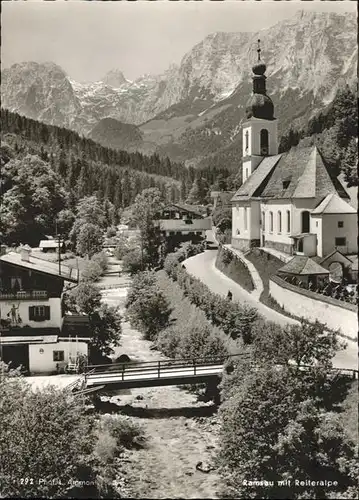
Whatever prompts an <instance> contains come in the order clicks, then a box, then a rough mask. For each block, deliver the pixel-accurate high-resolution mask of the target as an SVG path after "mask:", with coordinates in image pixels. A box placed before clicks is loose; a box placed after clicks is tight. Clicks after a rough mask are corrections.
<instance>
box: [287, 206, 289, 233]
mask: <svg viewBox="0 0 359 500" xmlns="http://www.w3.org/2000/svg"><path fill="white" fill-rule="evenodd" d="M287 233H290V211H289V210H287Z"/></svg>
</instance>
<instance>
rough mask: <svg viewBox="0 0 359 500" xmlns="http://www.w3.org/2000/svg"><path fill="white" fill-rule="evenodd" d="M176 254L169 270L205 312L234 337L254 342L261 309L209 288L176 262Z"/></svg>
mask: <svg viewBox="0 0 359 500" xmlns="http://www.w3.org/2000/svg"><path fill="white" fill-rule="evenodd" d="M175 260H176V255H175V254H170V255H169V256H168V257H167V259H166V261H165V267H164V269H165V271H166V272H167V273H168V275H169V276H170V277H171V278H172V279H174V280H177V282H178V284H179V286H180V287H181V288H182V290H183V292H184V294H185V295H186V296H187V297H188V299H189V300H190V301H191V302H192V304H194V305H195V306H197V307H199V308H200V309H202V310H203V312H204V313H205V315H206V317H207V319H209V320H210V321H211V322H212V323H213V324H214V325H215V326H218V327H220V328H221V329H222V330H223V331H224V333H225V334H226V335H228V336H230V337H231V338H232V339H237V338H240V337H241V338H242V339H243V340H244V341H245V342H247V343H249V342H250V341H251V328H252V324H253V323H254V321H256V319H257V318H258V313H257V310H256V309H254V308H252V307H248V306H242V305H240V304H238V303H237V302H230V301H228V299H226V298H224V297H221V296H219V295H217V294H215V293H213V292H211V291H210V290H209V288H208V287H207V286H206V285H204V284H203V283H202V282H201V281H200V280H199V279H197V278H194V277H193V276H191V275H189V274H188V273H187V272H186V270H185V269H183V268H182V267H181V266H180V265H179V264H177V265H175Z"/></svg>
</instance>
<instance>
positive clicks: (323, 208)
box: [312, 193, 357, 215]
mask: <svg viewBox="0 0 359 500" xmlns="http://www.w3.org/2000/svg"><path fill="white" fill-rule="evenodd" d="M356 213H357V212H356V210H355V208H353V207H352V206H351V205H349V203H347V202H346V201H345V200H343V199H342V198H340V197H339V196H338V195H337V193H330V194H328V195H327V196H326V197H325V198H324V200H323V201H321V202H320V203H319V205H318V206H317V207H316V208H315V209H314V210H313V211H312V215H319V214H356Z"/></svg>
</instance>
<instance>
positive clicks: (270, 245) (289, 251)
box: [265, 240, 293, 255]
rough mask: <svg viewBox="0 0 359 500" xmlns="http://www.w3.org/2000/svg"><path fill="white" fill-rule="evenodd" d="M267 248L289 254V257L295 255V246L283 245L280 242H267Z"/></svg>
mask: <svg viewBox="0 0 359 500" xmlns="http://www.w3.org/2000/svg"><path fill="white" fill-rule="evenodd" d="M265 246H266V247H268V248H273V249H274V250H278V251H279V252H284V253H287V254H288V255H292V254H293V251H292V250H293V245H288V244H287V243H281V242H280V241H270V240H266V241H265Z"/></svg>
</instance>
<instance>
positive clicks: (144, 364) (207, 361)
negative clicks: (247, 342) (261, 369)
mask: <svg viewBox="0 0 359 500" xmlns="http://www.w3.org/2000/svg"><path fill="white" fill-rule="evenodd" d="M234 356H249V354H247V353H238V354H230V355H228V356H222V357H218V356H217V357H215V356H213V357H206V358H181V359H168V360H167V359H164V360H160V361H138V362H136V361H135V362H127V363H111V364H104V365H88V366H87V369H86V373H87V374H88V375H89V374H90V372H91V374H100V373H108V372H116V371H123V370H124V371H126V372H127V371H138V370H141V371H146V370H149V371H153V370H154V369H158V368H159V367H160V369H165V368H170V369H174V368H186V367H188V366H194V367H196V366H197V367H199V366H206V365H220V364H224V363H225V362H226V360H227V359H228V358H230V357H234Z"/></svg>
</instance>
